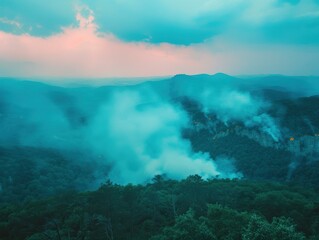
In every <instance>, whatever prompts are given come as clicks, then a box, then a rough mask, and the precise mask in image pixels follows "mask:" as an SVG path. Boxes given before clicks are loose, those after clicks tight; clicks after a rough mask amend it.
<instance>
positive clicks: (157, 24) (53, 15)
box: [0, 0, 319, 78]
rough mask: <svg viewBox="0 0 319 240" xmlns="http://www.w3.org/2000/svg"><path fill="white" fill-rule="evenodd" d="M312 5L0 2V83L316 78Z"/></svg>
mask: <svg viewBox="0 0 319 240" xmlns="http://www.w3.org/2000/svg"><path fill="white" fill-rule="evenodd" d="M318 63H319V0H302V1H301V0H223V1H221V0H174V1H172V0H107V1H106V0H74V1H73V0H55V1H43V0H24V1H22V0H1V2H0V76H6V77H53V78H72V77H79V78H110V77H150V76H168V75H175V74H180V73H184V74H199V73H208V74H214V73H217V72H224V73H227V74H231V75H250V74H253V75H255V74H284V75H319V67H318Z"/></svg>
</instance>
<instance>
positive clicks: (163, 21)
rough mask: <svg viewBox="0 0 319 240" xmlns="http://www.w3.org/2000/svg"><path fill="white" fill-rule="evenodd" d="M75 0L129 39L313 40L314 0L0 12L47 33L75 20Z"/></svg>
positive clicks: (37, 2) (15, 4) (104, 4)
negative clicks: (236, 36)
mask: <svg viewBox="0 0 319 240" xmlns="http://www.w3.org/2000/svg"><path fill="white" fill-rule="evenodd" d="M81 4H86V5H87V6H88V7H89V8H90V9H92V11H94V13H95V15H96V22H97V24H98V26H99V27H100V28H99V31H100V32H101V33H106V34H112V35H114V36H116V37H117V38H119V39H121V40H123V41H129V42H132V41H133V42H140V41H142V42H151V43H171V44H175V45H190V44H194V43H202V42H204V41H206V40H209V39H213V38H214V37H216V36H221V35H224V34H225V33H228V32H232V31H233V30H234V29H240V31H241V35H242V36H246V40H247V38H248V40H255V39H254V38H253V39H249V36H250V34H251V32H252V31H253V32H257V33H259V35H260V39H258V41H264V42H267V41H269V40H272V41H276V42H278V43H286V42H291V43H300V42H301V43H304V41H301V39H307V41H306V42H307V43H312V44H318V43H319V38H318V29H317V27H316V26H318V14H316V13H318V11H319V5H318V1H317V0H303V1H298V0H266V1H255V0H224V1H218V0H200V1H197V0H188V1H183V0H176V1H170V0H160V1H149V0H140V1H129V2H128V1H117V0H108V1H104V0H96V1H89V0H82V1H63V0H57V1H52V2H43V1H41V0H25V1H23V2H21V1H18V0H3V1H2V4H1V6H0V12H2V14H3V17H4V18H6V19H9V20H10V21H18V22H20V23H23V31H22V32H26V33H29V34H31V35H33V36H51V35H53V34H57V33H61V31H62V28H63V27H65V26H70V25H75V24H76V21H75V20H74V18H73V16H74V15H75V12H76V7H75V6H79V5H81ZM0 29H2V30H6V31H7V32H10V30H9V29H8V26H6V27H4V25H1V24H0ZM278 35H279V36H278Z"/></svg>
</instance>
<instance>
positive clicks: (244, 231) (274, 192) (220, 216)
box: [0, 175, 319, 240]
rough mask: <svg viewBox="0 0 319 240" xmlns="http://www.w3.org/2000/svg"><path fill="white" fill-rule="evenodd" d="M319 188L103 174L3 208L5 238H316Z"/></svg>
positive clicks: (1, 222) (0, 218) (1, 231)
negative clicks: (138, 179)
mask: <svg viewBox="0 0 319 240" xmlns="http://www.w3.org/2000/svg"><path fill="white" fill-rule="evenodd" d="M318 200H319V196H318V194H317V193H316V192H313V191H311V190H305V189H300V188H296V187H293V186H285V185H280V184H274V183H262V182H249V181H240V180H216V179H214V180H208V181H206V180H203V179H202V178H201V177H199V176H197V175H194V176H190V177H188V178H187V179H185V180H182V181H174V180H169V179H166V178H165V177H163V176H156V177H154V179H153V183H151V184H147V185H144V186H142V185H126V186H120V185H116V184H113V183H111V182H110V181H108V182H107V183H105V184H104V185H103V186H101V188H100V189H99V190H97V191H94V192H88V193H82V194H77V193H69V194H63V195H60V196H58V197H54V198H50V199H46V200H41V201H35V202H29V203H25V204H22V205H4V206H2V207H1V208H0V236H1V239H3V240H9V239H29V240H30V239H32V240H36V239H136V240H137V239H138V240H143V239H152V240H168V239H175V240H179V239H203V240H205V239H207V240H208V239H213V240H214V239H233V240H236V239H238V240H240V239H245V240H252V239H256V240H257V239H278V240H279V239H283V240H285V239H287V240H288V239H301V240H302V239H304V238H305V236H306V237H307V238H308V237H309V239H311V238H310V237H312V239H315V237H318V234H319V231H318V225H319V224H318V223H319V211H318V207H319V206H318Z"/></svg>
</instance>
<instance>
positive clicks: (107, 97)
mask: <svg viewBox="0 0 319 240" xmlns="http://www.w3.org/2000/svg"><path fill="white" fill-rule="evenodd" d="M317 80H318V79H317V78H314V77H299V78H298V77H283V76H261V77H231V76H228V75H225V74H216V75H195V76H188V75H177V76H175V77H172V78H168V79H164V80H158V81H145V82H143V83H138V84H132V85H119V86H116V85H113V86H110V85H109V86H108V85H105V86H88V85H83V86H76V87H72V86H71V87H70V86H56V85H54V84H53V85H51V84H46V83H41V82H35V81H23V80H14V79H9V78H2V79H1V84H0V132H1V134H0V166H1V175H0V203H1V204H2V205H3V206H6V204H7V203H19V202H20V203H24V204H28V203H30V202H33V201H38V200H39V199H46V198H47V197H52V196H55V195H59V194H67V193H68V192H70V191H71V192H73V191H74V192H84V191H95V190H97V189H99V190H97V192H96V194H98V193H99V192H100V191H103V189H108V188H110V189H113V188H118V190H116V191H120V192H121V191H124V192H125V191H126V190H127V189H126V188H127V187H129V186H131V187H132V188H133V186H134V188H135V187H136V188H138V189H139V188H150V187H151V188H150V189H149V191H151V192H152V191H155V192H154V194H155V193H156V191H157V190H156V189H157V188H159V189H162V190H160V191H164V190H165V189H166V188H167V189H171V187H172V185H171V184H173V183H174V184H175V185H174V184H173V185H174V186H175V187H176V189H179V190H176V189H175V188H174V189H175V190H176V191H177V192H178V191H182V192H183V191H184V190H181V189H182V188H183V187H182V186H183V184H186V183H187V181H191V182H192V181H195V180H196V179H197V180H196V181H195V182H196V184H204V185H205V184H211V183H213V184H224V182H227V181H230V182H234V183H235V182H237V181H239V182H238V184H248V185H249V184H250V182H251V184H257V185H258V182H261V183H262V182H265V181H267V182H269V181H270V182H272V183H271V184H274V186H272V185H269V186H268V185H267V184H266V185H267V187H269V188H270V189H269V192H273V191H279V189H280V188H281V185H276V184H288V185H292V186H295V187H296V188H298V187H300V186H301V187H307V188H309V189H314V190H311V191H318V190H319V189H318V186H319V161H318V160H319V111H318V106H319V97H318V96H316V89H318V87H317V85H318V84H317ZM288 82H289V84H287V83H288ZM301 86H302V87H301ZM189 176H190V177H189ZM184 179H188V180H184ZM194 179H195V180H194ZM198 179H200V181H199V182H197V181H198ZM170 181H172V182H173V183H172V182H170ZM185 181H186V182H185ZM214 181H215V182H214ZM159 182H160V183H163V184H164V185H163V184H162V185H156V184H159ZM183 182H184V183H183ZM177 183H178V184H181V186H179V185H176V184H177ZM131 184H134V185H131ZM187 184H188V183H187ZM263 184H264V183H263ZM269 184H270V183H269ZM204 185H201V186H198V187H199V188H201V187H204ZM248 185H247V188H251V189H253V188H254V186H252V185H249V187H248ZM205 186H206V185H205ZM218 186H219V185H218ZM234 186H235V185H234ZM234 186H233V185H232V187H234ZM240 186H241V187H240V188H242V187H244V186H242V185H240ZM153 187H154V189H153ZM211 187H213V189H215V187H217V185H216V186H215V185H214V186H211ZM232 187H231V188H232ZM120 188H123V190H120ZM180 188H181V189H180ZM217 188H219V187H217ZM265 188H266V187H265ZM167 189H166V190H167ZM166 190H165V191H166ZM175 190H172V189H171V190H167V191H173V192H174V191H175ZM215 190H216V189H215ZM215 190H214V191H215ZM107 191H109V190H107ZM114 191H115V190H114ZM132 191H133V190H132ZM136 191H142V190H141V189H139V190H136ZM194 191H195V190H194ZM196 191H197V190H196ZM216 191H217V190H216ZM230 191H235V190H230ZM236 191H237V190H236ZM241 191H242V190H240V192H241ZM254 191H255V190H254ZM256 191H257V190H256ZM258 191H259V190H258ZM258 191H257V192H258ZM280 191H281V190H280ZM282 191H284V190H282ZM286 191H287V192H288V191H291V192H293V191H294V190H291V189H289V190H286ZM296 191H299V190H296ZM184 193H185V192H183V194H184ZM316 193H317V192H316ZM316 193H311V194H310V193H301V192H300V193H298V194H301V195H302V196H303V198H305V199H306V198H307V200H305V201H310V202H315V201H317V199H318V198H317V195H316ZM72 194H76V193H72ZM92 194H94V192H92ZM119 194H120V193H119ZM121 194H122V193H121ZM156 194H157V193H156ZM163 194H164V192H163ZM165 194H166V193H165ZM165 194H164V195H165ZM167 194H168V197H170V195H169V194H170V193H169V192H167ZM172 194H173V195H174V196H175V194H177V193H172ZM196 194H197V193H196ZM240 194H244V193H243V192H241V193H240ZM254 194H257V193H256V192H255V193H254ZM258 194H259V193H258ZM260 194H261V193H260ZM289 194H290V193H289ZM291 194H292V193H291ZM307 194H308V195H307ZM309 194H310V195H309ZM164 195H163V196H164ZM301 195H300V196H301ZM107 196H109V195H107ZM205 196H206V195H205ZM243 196H244V195H243ZM258 196H259V195H258ZM315 196H316V197H315ZM73 197H75V198H77V196H73ZM118 197H119V196H118ZM122 197H125V196H122V195H121V197H120V198H122ZM175 197H176V199H179V200H177V201H181V202H183V201H184V200H183V199H181V198H179V197H180V196H179V197H177V195H176V196H175ZM175 197H174V199H175ZM250 197H251V198H254V197H253V196H250ZM250 197H247V199H248V198H249V199H250ZM259 197H260V196H259ZM309 199H310V200H309ZM105 201H106V200H105ZM118 201H120V200H119V199H118ZM121 201H122V200H121ZM159 201H162V200H159ZM163 201H164V202H165V201H166V200H163ZM167 201H170V200H167ZM174 201H175V200H174ZM203 201H205V202H207V201H208V200H207V199H206V200H203ZM211 201H213V202H214V203H221V204H224V203H225V204H226V206H229V207H231V208H236V209H237V210H238V211H247V210H248V209H247V208H246V207H243V206H241V207H238V206H237V205H236V206H235V205H232V204H233V203H231V202H229V199H228V200H226V197H225V196H224V195H222V196H221V199H220V200H218V199H217V200H216V199H215V200H211ZM238 201H240V200H238ZM293 201H294V200H293ZM296 201H297V200H296ZM195 202H196V204H198V202H197V201H195ZM195 202H194V204H195ZM208 202H209V201H208ZM161 204H164V203H162V202H161ZM168 204H169V203H168ZM174 204H175V203H174ZM174 204H173V205H172V206H173V207H174V209H175V207H176V206H175V205H174ZM184 204H186V205H187V203H186V202H184ZM196 204H195V205H192V204H191V205H189V206H192V208H197V207H198V205H196ZM169 206H170V204H169ZM258 206H259V205H258ZM215 208H216V206H215ZM258 209H259V208H258ZM195 210H196V209H195ZM197 210H198V209H197ZM224 210H225V209H224ZM17 211H18V210H17ZM174 211H179V213H180V214H184V213H185V212H186V211H187V207H185V208H183V207H182V208H180V209H179V210H176V209H175V210H174ZM198 211H199V212H201V211H202V210H198ZM214 211H217V210H216V209H215V210H214ZM219 211H221V210H219ZM258 211H261V213H262V214H264V215H267V214H266V213H265V212H263V210H260V209H259V210H258ZM296 211H299V210H296ZM309 211H310V210H309ZM114 214H115V213H114ZM174 214H177V213H176V212H175V213H174ZM187 214H190V215H187V216H188V217H192V214H193V213H190V212H187ZM238 214H239V213H238ZM240 214H242V213H240ZM287 214H288V213H287ZM287 214H286V215H285V214H283V216H287V217H291V218H293V219H294V220H296V219H297V220H296V221H297V223H298V224H299V222H300V223H301V222H302V220H301V219H299V218H297V217H296V216H295V215H293V214H292V215H291V214H290V213H289V214H288V215H287ZM298 214H305V213H304V212H302V213H300V212H298ZM165 216H166V215H165ZM238 216H239V215H238ZM274 216H276V215H274ZM278 216H281V215H278ZM311 216H312V215H311ZM184 217H186V215H185V216H184ZM193 217H194V216H193ZM208 217H209V216H208ZM241 217H243V216H241ZM271 217H273V215H271V216H270V217H269V219H271ZM312 217H313V219H318V216H317V215H316V216H312ZM56 218H59V217H56ZM91 220H92V219H91ZM91 220H90V221H91ZM93 220H94V219H93ZM93 220H92V221H93ZM153 220H154V219H153ZM153 220H152V221H153ZM59 221H62V220H59ZM103 221H104V220H103ZM105 221H106V220H105ZM158 221H160V220H158ZM198 221H199V220H198ZM313 221H315V220H313ZM103 224H106V223H103ZM247 224H248V222H247ZM274 224H276V223H274ZM313 224H315V223H313ZM163 226H164V225H163ZM165 226H166V225H165ZM247 226H248V225H247ZM313 226H315V225H313ZM46 228H47V227H45V229H46ZM49 228H50V227H49ZM52 228H53V229H54V228H55V227H54V226H53V227H52ZM3 229H5V227H3ZM119 229H121V228H119ZM119 229H118V231H121V230H119ZM298 230H300V231H303V232H304V233H306V234H307V235H309V236H310V235H311V234H317V232H311V230H310V229H308V228H307V229H306V228H304V227H300V225H298ZM1 231H5V230H1V227H0V233H1ZM28 231H29V230H28ZM32 231H33V230H32ZM43 231H44V230H43ZM45 231H46V230H45ZM132 231H133V230H132ZM164 232H165V231H164ZM6 234H9V233H6ZM46 234H47V233H46ZM52 234H53V235H54V234H55V233H52ZM132 234H133V233H132ZM153 234H154V233H153ZM53 235H52V236H53ZM8 236H9V235H8ZM10 236H11V235H10ZM24 236H26V235H24ZM147 236H148V235H147ZM298 236H299V235H298ZM300 236H301V235H300ZM300 236H299V237H300ZM4 239H11V238H9V237H8V238H4ZM17 239H18V238H17ZM30 239H31V238H30ZM32 239H38V238H32ZM39 239H41V238H39ZM61 239H62V238H61ZM72 239H73V238H72ZM74 239H75V238H74ZM110 239H111V238H110ZM122 239H126V237H125V236H124V237H123V238H122ZM132 239H133V238H132ZM134 239H144V238H142V237H141V235H137V237H136V238H134ZM145 239H147V238H145ZM154 239H162V238H154ZM163 239H166V238H163ZM167 239H171V238H167ZM197 239H206V238H197ZM207 239H208V238H207ZM209 239H211V238H209ZM212 239H213V238H212ZM218 239H224V238H218ZM225 239H226V238H225ZM231 239H241V238H231ZM291 239H292V238H291ZM296 239H297V238H296ZM300 239H302V238H300ZM313 239H315V238H313Z"/></svg>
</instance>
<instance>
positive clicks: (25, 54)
mask: <svg viewBox="0 0 319 240" xmlns="http://www.w3.org/2000/svg"><path fill="white" fill-rule="evenodd" d="M76 19H77V20H78V23H79V26H77V27H74V26H70V27H66V28H63V29H62V32H61V33H60V34H57V35H53V36H50V37H46V38H42V37H36V36H31V35H28V34H23V35H15V34H11V33H6V32H1V31H0V64H2V65H3V66H6V67H2V68H0V75H7V76H29V77H41V76H49V77H116V76H120V77H123V76H130V77H133V76H160V75H172V74H176V73H189V74H193V73H198V72H207V71H209V69H210V67H209V66H210V65H211V64H210V62H211V57H210V55H209V54H206V53H205V52H204V51H198V50H196V49H195V48H193V47H185V46H174V45H170V44H161V45H154V44H150V43H144V42H143V43H127V42H123V41H120V40H119V39H117V38H116V37H114V36H112V35H111V34H102V33H99V32H98V31H97V30H98V26H97V25H95V23H94V16H93V13H92V12H91V11H90V14H89V16H88V17H87V18H85V17H83V15H82V14H81V9H80V10H79V11H78V13H77V15H76ZM1 72H2V74H1Z"/></svg>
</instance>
